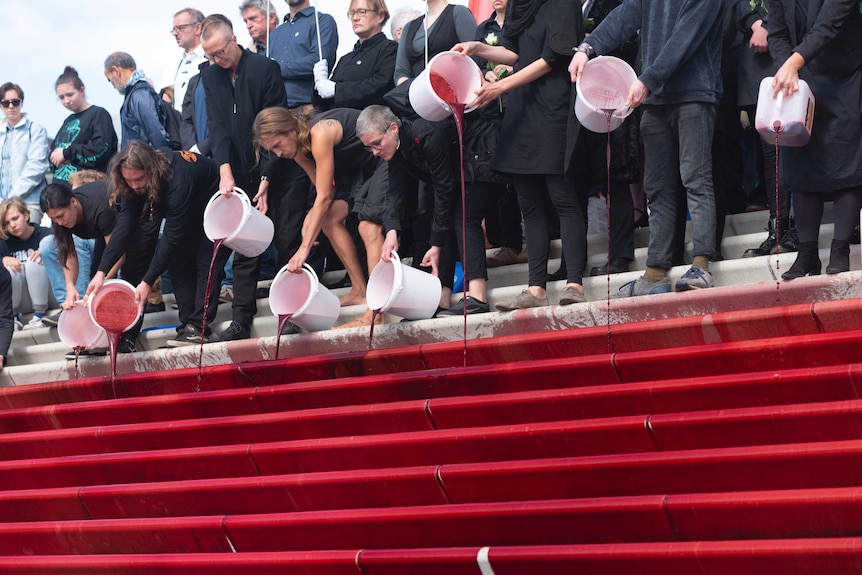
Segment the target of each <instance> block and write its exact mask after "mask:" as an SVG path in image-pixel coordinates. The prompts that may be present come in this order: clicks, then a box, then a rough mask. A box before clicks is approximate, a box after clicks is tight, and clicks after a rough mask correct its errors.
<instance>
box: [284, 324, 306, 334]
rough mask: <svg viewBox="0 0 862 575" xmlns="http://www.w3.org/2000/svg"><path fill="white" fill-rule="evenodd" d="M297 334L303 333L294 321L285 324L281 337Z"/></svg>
mask: <svg viewBox="0 0 862 575" xmlns="http://www.w3.org/2000/svg"><path fill="white" fill-rule="evenodd" d="M295 333H302V329H300V327H299V326H298V325H296V324H295V323H293V322H292V321H289V322H287V323H286V324H284V328H282V330H281V335H293V334H295Z"/></svg>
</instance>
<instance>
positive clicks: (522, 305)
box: [494, 289, 550, 311]
mask: <svg viewBox="0 0 862 575" xmlns="http://www.w3.org/2000/svg"><path fill="white" fill-rule="evenodd" d="M546 305H550V304H549V303H548V298H547V296H545V297H543V298H537V297H536V296H534V295H533V294H531V293H530V290H528V289H525V290H524V291H522V292H521V293H519V294H518V295H517V296H516V297H514V298H512V299H510V300H509V301H507V302H500V303H498V304H497V305H495V306H494V307H496V308H497V309H498V310H499V311H515V310H516V309H528V308H531V307H543V306H546Z"/></svg>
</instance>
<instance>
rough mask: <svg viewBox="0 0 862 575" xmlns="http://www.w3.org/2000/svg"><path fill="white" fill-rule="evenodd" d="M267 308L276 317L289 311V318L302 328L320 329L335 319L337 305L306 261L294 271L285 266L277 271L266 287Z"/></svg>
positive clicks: (337, 309)
mask: <svg viewBox="0 0 862 575" xmlns="http://www.w3.org/2000/svg"><path fill="white" fill-rule="evenodd" d="M269 309H271V310H272V313H273V314H274V315H277V316H283V315H288V314H289V315H290V321H292V322H293V323H295V324H296V325H298V326H299V327H301V328H303V329H304V330H306V331H323V330H326V329H329V328H331V327H332V325H333V324H334V323H335V320H336V319H338V314H339V312H340V311H341V304H340V303H339V301H338V297H336V295H335V294H334V293H332V292H331V291H329V290H328V289H326V286H324V285H322V284H321V283H320V281H319V280H318V279H317V274H316V273H314V270H313V269H312V268H311V267H310V266H308V265H307V264H306V265H303V266H302V273H298V274H294V273H291V272H289V271H287V266H284V267H283V268H281V269H280V270H279V272H278V274H276V276H275V279H274V280H273V281H272V285H271V286H269Z"/></svg>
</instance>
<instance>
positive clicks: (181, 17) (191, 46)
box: [171, 8, 204, 113]
mask: <svg viewBox="0 0 862 575" xmlns="http://www.w3.org/2000/svg"><path fill="white" fill-rule="evenodd" d="M203 21H204V15H203V12H201V11H200V10H195V9H194V8H183V9H182V10H180V11H179V12H177V13H176V14H174V24H173V28H171V34H173V36H174V39H175V40H176V41H177V46H179V47H180V48H182V49H183V59H182V60H180V63H179V65H178V66H177V72H176V74H175V75H174V109H175V110H176V111H177V112H179V113H182V111H183V98H184V97H185V94H186V90H187V89H188V87H189V82H190V81H191V79H192V77H194V76H196V75H197V73H198V66H200V64H201V63H202V62H203V61H204V49H203V47H202V46H201V25H202V24H203Z"/></svg>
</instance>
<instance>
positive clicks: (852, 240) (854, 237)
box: [850, 226, 860, 246]
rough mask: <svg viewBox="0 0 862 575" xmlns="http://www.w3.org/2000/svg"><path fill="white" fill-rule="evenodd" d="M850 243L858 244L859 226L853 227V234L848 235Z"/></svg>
mask: <svg viewBox="0 0 862 575" xmlns="http://www.w3.org/2000/svg"><path fill="white" fill-rule="evenodd" d="M850 243H851V244H853V245H854V246H855V245H859V243H860V242H859V226H856V227H855V228H853V234H852V235H851V236H850Z"/></svg>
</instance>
